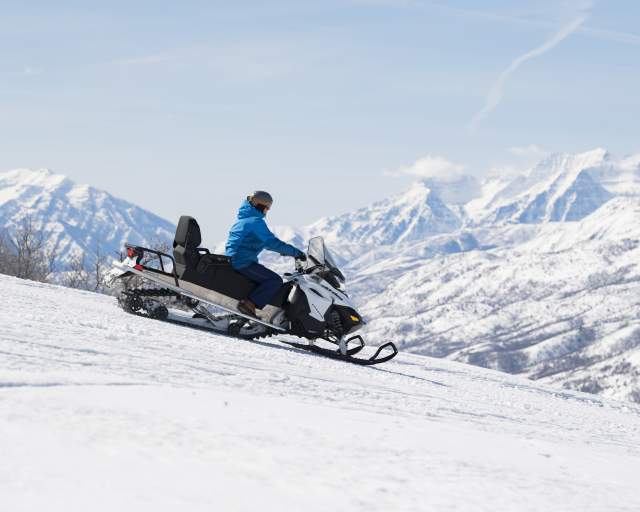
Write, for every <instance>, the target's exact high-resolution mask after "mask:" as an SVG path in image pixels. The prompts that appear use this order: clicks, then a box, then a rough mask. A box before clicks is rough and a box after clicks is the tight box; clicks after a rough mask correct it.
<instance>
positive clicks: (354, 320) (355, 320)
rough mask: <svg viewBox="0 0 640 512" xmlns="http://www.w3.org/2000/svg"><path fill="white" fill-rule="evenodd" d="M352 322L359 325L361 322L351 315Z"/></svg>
mask: <svg viewBox="0 0 640 512" xmlns="http://www.w3.org/2000/svg"><path fill="white" fill-rule="evenodd" d="M351 321H352V322H356V323H357V322H359V321H360V319H359V318H358V317H357V316H354V315H351Z"/></svg>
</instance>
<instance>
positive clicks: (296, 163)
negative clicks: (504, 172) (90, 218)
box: [0, 0, 640, 240]
mask: <svg viewBox="0 0 640 512" xmlns="http://www.w3.org/2000/svg"><path fill="white" fill-rule="evenodd" d="M639 22H640V3H639V2H633V1H630V0H626V1H616V0H608V1H606V2H605V1H601V2H590V1H586V0H575V1H547V0H542V1H536V2H529V1H504V0H502V1H486V2H477V1H476V2H472V1H468V0H467V1H449V2H446V1H419V0H416V1H400V0H398V1H395V0H340V1H338V0H324V1H322V2H317V1H304V0H298V1H277V0H274V1H271V2H254V1H238V2H216V1H206V2H205V1H184V2H157V1H156V2H147V1H137V2H123V1H117V0H116V1H111V2H79V1H78V2H71V1H58V2H38V1H31V2H28V3H25V2H12V1H9V2H7V1H4V0H0V42H1V44H0V57H1V59H0V63H1V64H0V76H1V78H2V79H1V81H0V108H1V111H2V123H1V124H0V170H8V169H11V168H15V167H48V168H51V169H52V170H54V171H56V172H60V173H63V174H66V175H68V176H70V177H71V178H73V179H74V180H76V181H79V182H84V183H90V184H92V185H94V186H97V187H100V188H104V189H106V190H108V191H110V192H112V193H114V194H116V195H118V196H121V197H124V198H126V199H129V200H131V201H134V202H136V203H137V204H140V205H141V206H143V207H146V208H148V209H151V210H153V211H155V212H157V213H159V214H161V215H163V216H165V217H167V218H169V219H171V220H175V219H176V218H177V216H178V215H180V214H181V213H191V214H193V215H195V216H196V217H197V218H198V219H199V220H200V222H201V224H202V225H203V227H204V228H205V230H206V234H207V238H208V239H210V240H217V239H218V238H221V237H223V236H224V234H225V232H226V230H227V228H228V225H229V223H230V222H231V221H232V219H233V216H234V214H235V209H236V207H237V204H238V202H239V201H240V199H241V198H242V197H243V196H244V195H246V194H247V192H248V191H251V190H252V189H254V188H263V189H267V190H270V191H271V192H272V193H273V194H274V195H275V197H276V205H275V208H274V210H273V211H272V212H271V214H270V217H271V221H272V223H274V224H290V225H300V224H304V223H307V222H309V221H313V220H315V219H317V218H319V217H321V216H324V215H332V214H336V213H340V212H344V211H348V210H350V209H352V208H354V207H357V206H363V205H366V204H368V203H369V202H371V201H373V200H375V199H379V198H382V197H385V196H387V195H389V194H390V193H394V192H398V191H400V190H402V189H404V188H405V187H406V186H407V184H408V183H409V182H410V181H411V180H412V179H414V178H413V177H410V176H404V175H403V174H404V173H403V171H402V169H407V168H409V169H410V168H411V165H412V163H413V162H415V161H417V160H419V159H422V162H423V164H424V162H425V161H427V162H431V161H435V162H440V163H441V162H451V163H452V165H453V168H456V169H460V168H464V170H465V171H466V172H469V173H472V174H476V175H482V174H483V173H486V172H488V171H489V170H490V169H496V168H500V167H502V166H516V167H517V166H526V165H527V164H528V163H530V161H531V160H532V159H534V158H535V157H537V156H539V154H541V153H543V152H545V151H583V150H587V149H592V148H594V147H597V146H604V147H607V148H608V149H610V150H611V151H612V152H613V153H615V154H618V155H620V156H622V155H624V154H628V153H634V152H639V151H640V141H639V140H638V137H637V135H638V119H640V115H639V114H640V96H639V95H638V93H637V91H638V90H640V29H638V28H637V27H638V25H639ZM513 148H528V149H526V150H525V149H521V150H519V151H518V150H516V151H514V150H513ZM425 157H428V159H427V160H424V158H425ZM423 167H424V166H423ZM445 167H446V166H445ZM440 168H442V166H440ZM398 169H400V170H401V171H398ZM392 176H395V177H392Z"/></svg>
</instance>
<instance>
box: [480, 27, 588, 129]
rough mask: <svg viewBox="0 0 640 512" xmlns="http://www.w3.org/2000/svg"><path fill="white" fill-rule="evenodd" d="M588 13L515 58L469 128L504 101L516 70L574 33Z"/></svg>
mask: <svg viewBox="0 0 640 512" xmlns="http://www.w3.org/2000/svg"><path fill="white" fill-rule="evenodd" d="M586 19H587V15H586V14H584V15H581V16H579V17H578V18H576V19H574V20H573V21H571V22H570V23H568V24H566V25H565V26H563V27H562V28H561V29H560V30H559V31H558V32H556V33H555V34H553V36H551V37H550V38H549V39H547V40H546V41H545V42H544V43H542V44H541V45H540V46H538V47H537V48H534V49H533V50H530V51H528V52H527V53H524V54H522V55H520V56H519V57H517V58H516V59H514V60H513V61H512V62H511V64H509V66H508V67H507V68H506V69H505V70H504V71H503V72H502V73H500V76H498V79H497V80H496V81H495V82H494V84H493V85H492V86H491V89H489V93H488V94H487V97H486V99H485V104H484V107H482V109H481V110H480V111H479V112H477V113H476V115H475V116H473V118H472V119H471V122H470V123H469V128H470V130H471V131H472V132H473V131H475V130H476V129H477V127H478V125H479V124H480V122H481V121H482V120H483V119H484V118H485V117H487V116H488V115H489V114H491V112H493V111H494V110H495V109H496V107H497V106H498V105H499V104H500V101H502V96H503V95H504V86H505V84H506V83H507V80H508V79H509V77H510V76H511V75H512V74H513V73H515V72H516V70H517V69H518V68H519V67H520V66H522V64H524V63H525V62H527V61H528V60H531V59H533V58H535V57H540V56H541V55H544V54H545V53H547V52H548V51H550V50H552V49H553V48H555V47H556V46H557V45H558V44H560V43H561V42H562V41H564V40H565V39H566V38H567V37H569V36H570V35H571V34H573V33H574V32H575V31H576V30H578V29H579V28H580V26H581V25H582V24H583V23H584V22H585V21H586Z"/></svg>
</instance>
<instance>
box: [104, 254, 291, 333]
mask: <svg viewBox="0 0 640 512" xmlns="http://www.w3.org/2000/svg"><path fill="white" fill-rule="evenodd" d="M164 256H168V255H164ZM172 259H173V258H172ZM114 266H115V267H118V268H119V269H121V270H123V271H126V272H131V273H132V274H136V275H138V276H141V277H144V278H145V279H148V280H150V281H153V282H154V283H156V284H158V285H161V286H164V287H165V288H169V289H170V290H172V291H174V292H176V293H177V294H179V295H184V296H185V297H190V298H192V299H194V300H197V301H199V302H204V303H205V304H209V305H210V306H213V307H216V308H220V309H222V310H224V311H226V312H227V313H231V314H232V315H237V316H241V317H243V318H246V319H247V320H251V321H252V322H256V323H258V324H261V325H264V326H265V327H269V328H270V329H273V330H275V331H278V332H286V329H283V328H282V327H278V326H277V325H273V324H270V323H269V322H265V321H263V320H260V319H259V318H256V317H255V316H250V315H245V314H244V313H242V312H240V311H238V310H235V309H231V308H227V307H225V306H221V305H220V304H216V303H215V302H211V301H209V300H207V299H204V298H202V297H200V296H198V295H196V294H194V293H191V292H189V291H187V290H185V289H183V288H180V287H179V286H176V285H173V284H171V283H168V282H167V281H165V280H163V279H160V278H159V277H156V276H155V275H154V274H160V271H158V270H156V269H152V268H148V267H145V266H143V265H140V264H138V265H136V267H138V268H136V267H132V266H130V265H125V264H123V263H121V262H114ZM144 270H148V271H149V272H144ZM163 274H165V275H169V276H172V277H174V276H173V274H168V273H166V272H163ZM176 280H177V278H176Z"/></svg>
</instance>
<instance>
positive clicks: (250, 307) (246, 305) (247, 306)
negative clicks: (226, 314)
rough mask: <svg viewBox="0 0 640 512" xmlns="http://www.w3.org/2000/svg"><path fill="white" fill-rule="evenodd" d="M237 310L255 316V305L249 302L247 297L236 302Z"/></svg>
mask: <svg viewBox="0 0 640 512" xmlns="http://www.w3.org/2000/svg"><path fill="white" fill-rule="evenodd" d="M238 311H240V313H243V314H245V315H249V316H253V317H255V316H256V305H255V304H254V303H253V302H251V301H250V300H249V299H243V300H241V301H240V302H238Z"/></svg>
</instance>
